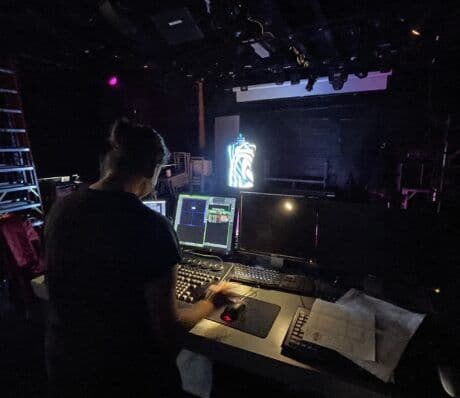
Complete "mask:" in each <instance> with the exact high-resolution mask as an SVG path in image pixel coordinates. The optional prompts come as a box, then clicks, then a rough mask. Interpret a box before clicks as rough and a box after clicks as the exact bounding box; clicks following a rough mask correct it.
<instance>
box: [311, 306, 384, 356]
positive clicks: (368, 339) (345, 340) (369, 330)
mask: <svg viewBox="0 0 460 398" xmlns="http://www.w3.org/2000/svg"><path fill="white" fill-rule="evenodd" d="M303 332H304V334H303V339H304V340H306V341H308V342H310V343H315V344H318V345H320V346H323V347H327V348H330V349H332V350H335V351H337V352H339V353H340V354H343V355H346V356H348V357H353V358H359V359H361V360H366V361H374V360H375V313H374V312H373V311H370V310H368V309H366V308H364V309H363V310H359V311H351V310H349V309H347V308H346V307H344V306H341V305H338V304H334V303H330V302H328V301H323V300H320V299H317V300H315V302H314V303H313V307H312V309H311V313H310V316H309V317H308V320H307V322H306V323H305V325H304V326H303Z"/></svg>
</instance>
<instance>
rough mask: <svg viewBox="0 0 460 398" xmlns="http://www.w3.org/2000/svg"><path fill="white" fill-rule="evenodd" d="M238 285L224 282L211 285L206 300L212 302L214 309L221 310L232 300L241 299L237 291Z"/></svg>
mask: <svg viewBox="0 0 460 398" xmlns="http://www.w3.org/2000/svg"><path fill="white" fill-rule="evenodd" d="M235 288H236V285H235V284H234V283H230V282H222V283H219V284H218V285H210V286H209V287H208V291H207V294H206V299H207V300H209V301H211V302H212V304H213V305H214V307H216V308H219V307H222V306H224V305H227V304H228V303H229V302H230V301H231V299H232V298H235V297H239V294H237V293H236V291H235Z"/></svg>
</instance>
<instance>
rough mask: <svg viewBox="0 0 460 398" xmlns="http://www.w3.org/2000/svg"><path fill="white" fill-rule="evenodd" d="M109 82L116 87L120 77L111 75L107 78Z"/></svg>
mask: <svg viewBox="0 0 460 398" xmlns="http://www.w3.org/2000/svg"><path fill="white" fill-rule="evenodd" d="M107 84H108V85H109V86H110V87H116V86H118V77H116V76H110V77H109V79H108V80H107Z"/></svg>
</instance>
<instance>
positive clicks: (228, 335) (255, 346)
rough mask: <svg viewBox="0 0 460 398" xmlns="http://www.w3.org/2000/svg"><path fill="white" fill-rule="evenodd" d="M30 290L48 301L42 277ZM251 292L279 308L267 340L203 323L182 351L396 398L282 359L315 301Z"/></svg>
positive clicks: (345, 373)
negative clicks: (295, 322)
mask: <svg viewBox="0 0 460 398" xmlns="http://www.w3.org/2000/svg"><path fill="white" fill-rule="evenodd" d="M32 287H33V289H34V293H35V294H36V296H38V297H39V298H41V299H43V300H48V292H47V289H46V284H45V282H44V278H43V277H38V278H35V279H34V280H33V281H32ZM250 289H252V293H253V294H254V295H253V294H251V297H254V298H257V299H259V300H263V301H266V302H269V303H273V304H277V305H279V306H281V310H280V312H279V314H278V316H277V318H276V320H275V322H274V324H273V326H272V329H271V330H270V333H269V334H268V336H267V337H266V338H264V339H263V338H260V337H256V336H253V335H250V334H247V333H245V332H242V331H240V330H237V329H233V328H229V327H227V326H225V325H221V324H219V323H216V322H213V321H209V320H207V319H203V320H202V321H200V322H199V323H198V324H197V325H196V326H195V327H194V328H193V329H192V330H191V333H189V334H188V337H187V341H186V348H189V349H190V350H193V351H195V352H198V353H201V354H204V355H206V356H207V357H208V358H210V359H212V360H216V361H220V362H225V363H228V364H230V365H232V366H236V367H240V368H242V369H245V370H246V371H248V372H249V373H255V374H260V375H262V376H265V377H269V378H272V379H274V380H277V381H279V382H281V383H284V384H288V385H289V386H292V387H296V388H297V389H299V390H307V391H318V392H320V393H321V394H322V395H323V396H325V397H334V398H337V397H342V396H346V397H347V398H349V397H366V398H369V397H385V396H388V395H389V393H390V392H391V396H392V397H397V396H398V395H397V394H396V393H395V391H394V388H393V386H392V385H388V384H384V383H382V382H380V381H378V380H377V379H376V378H374V377H373V376H371V375H368V374H367V373H366V372H364V371H360V370H358V369H357V368H356V367H354V365H353V364H351V362H350V367H349V368H348V367H343V366H342V367H339V368H337V367H336V368H335V369H334V368H333V367H332V366H331V365H330V364H324V365H314V364H311V365H308V364H305V363H302V362H298V361H296V360H294V359H291V358H289V357H286V356H284V355H281V345H282V342H283V339H284V337H285V335H286V332H287V330H288V328H289V324H290V322H291V319H292V317H293V316H294V314H295V312H296V309H297V308H298V307H299V306H302V305H304V306H305V307H307V308H311V306H312V305H313V301H314V300H315V299H314V298H313V297H302V298H301V296H298V295H295V294H289V293H284V292H279V291H276V290H264V289H255V288H250V287H248V286H244V285H238V288H237V293H238V294H241V295H244V294H245V293H247V292H248V291H249V290H250ZM217 311H222V309H219V310H217Z"/></svg>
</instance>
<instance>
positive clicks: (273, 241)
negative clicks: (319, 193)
mask: <svg viewBox="0 0 460 398" xmlns="http://www.w3.org/2000/svg"><path fill="white" fill-rule="evenodd" d="M315 226H316V211H315V207H314V206H313V205H310V202H309V201H308V200H307V199H305V198H304V197H303V196H298V195H278V194H267V193H255V192H242V193H241V207H240V223H239V238H238V243H239V249H240V250H243V251H247V252H256V253H261V254H269V255H273V256H278V257H284V258H296V259H309V258H311V257H312V256H313V249H314V239H315Z"/></svg>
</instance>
